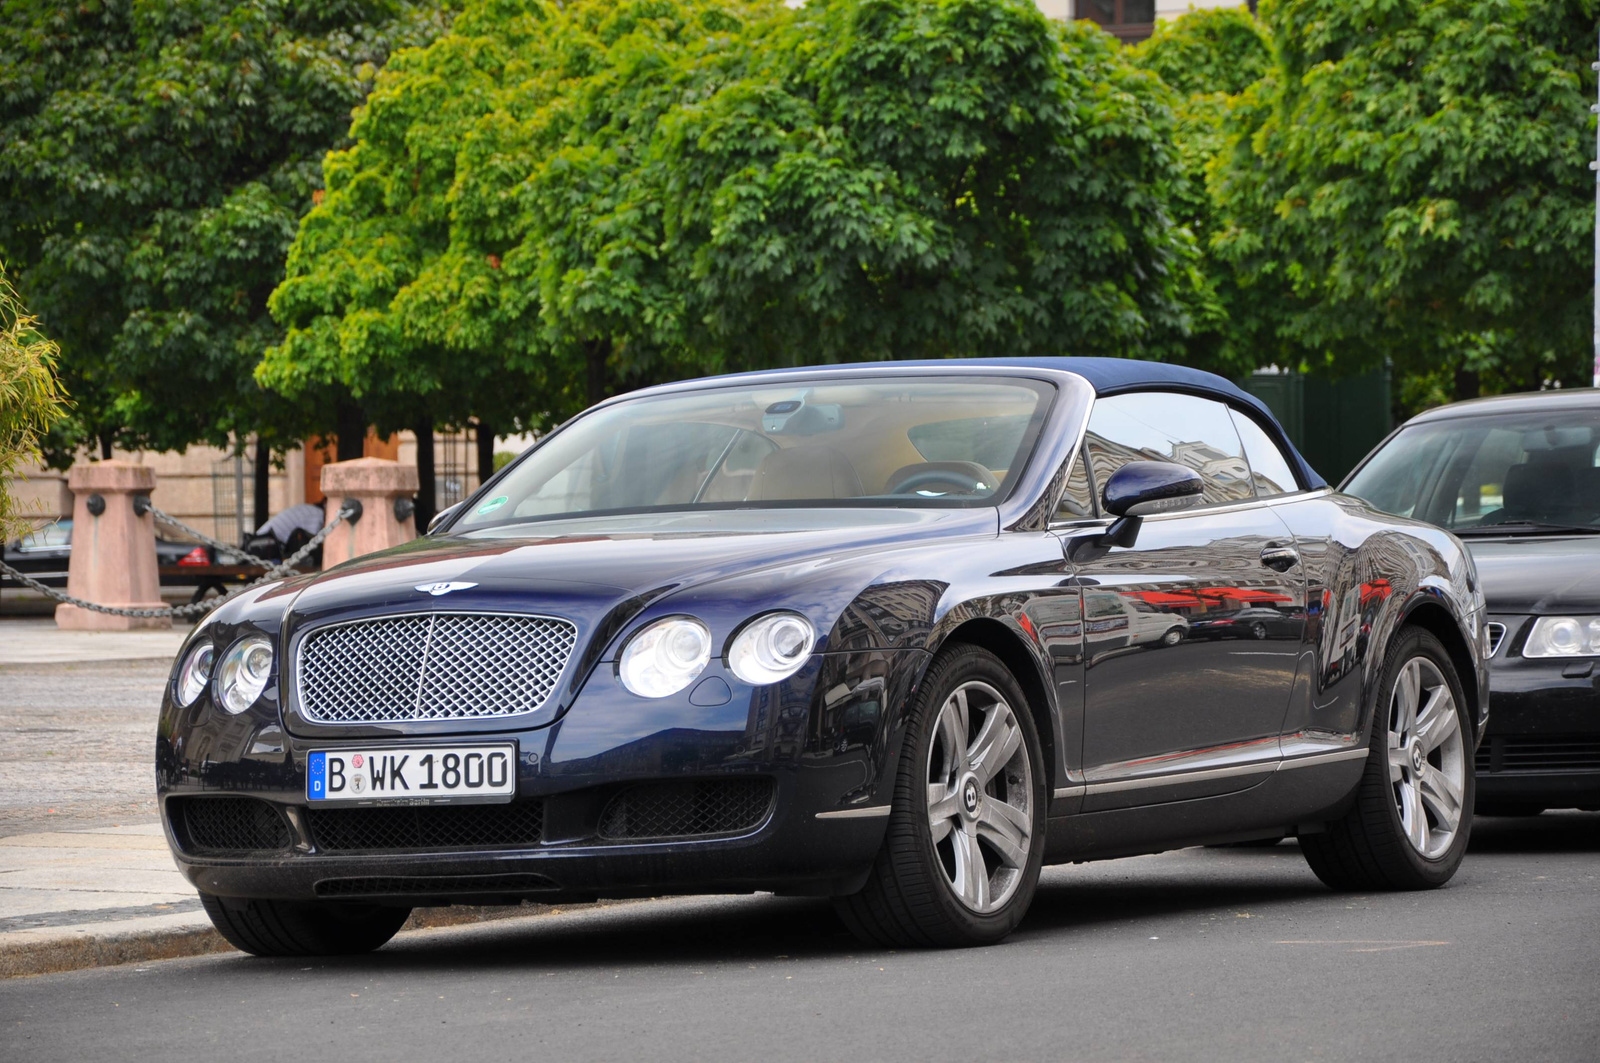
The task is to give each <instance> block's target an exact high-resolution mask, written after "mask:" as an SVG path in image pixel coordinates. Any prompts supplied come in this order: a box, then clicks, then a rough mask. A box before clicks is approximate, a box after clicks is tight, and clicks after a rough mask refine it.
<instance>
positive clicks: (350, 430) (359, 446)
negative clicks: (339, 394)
mask: <svg viewBox="0 0 1600 1063" xmlns="http://www.w3.org/2000/svg"><path fill="white" fill-rule="evenodd" d="M337 416H338V418H339V446H338V455H337V456H338V460H340V461H353V460H354V459H356V458H359V457H361V456H362V455H363V454H365V453H366V451H367V416H366V414H365V413H364V412H363V411H362V409H361V406H360V405H359V404H358V403H356V402H354V401H353V400H350V399H342V400H340V402H339V410H338V414H337Z"/></svg>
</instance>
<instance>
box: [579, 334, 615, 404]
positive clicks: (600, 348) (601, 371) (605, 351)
mask: <svg viewBox="0 0 1600 1063" xmlns="http://www.w3.org/2000/svg"><path fill="white" fill-rule="evenodd" d="M609 357H611V341H610V340H589V341H588V342H587V343H585V344H584V345H583V361H584V371H585V381H584V383H585V385H586V391H587V397H588V400H589V405H590V406H593V405H594V404H595V403H597V402H599V401H601V400H602V399H604V398H606V396H607V395H608V394H610V388H609V387H608V386H607V385H608V381H607V379H606V359H607V358H609Z"/></svg>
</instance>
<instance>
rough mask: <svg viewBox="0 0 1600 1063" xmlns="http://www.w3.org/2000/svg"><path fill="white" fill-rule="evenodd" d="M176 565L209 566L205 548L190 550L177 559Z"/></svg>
mask: <svg viewBox="0 0 1600 1063" xmlns="http://www.w3.org/2000/svg"><path fill="white" fill-rule="evenodd" d="M178 564H180V565H209V564H211V559H210V558H209V557H207V556H206V548H205V547H203V546H197V547H195V548H194V549H193V550H190V551H189V552H188V553H187V554H184V555H183V556H182V557H180V558H178Z"/></svg>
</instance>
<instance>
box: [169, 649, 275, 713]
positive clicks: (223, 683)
mask: <svg viewBox="0 0 1600 1063" xmlns="http://www.w3.org/2000/svg"><path fill="white" fill-rule="evenodd" d="M271 678H272V640H271V639H268V638H267V637H266V636H264V635H249V636H246V637H245V638H242V639H240V640H239V641H238V642H235V643H234V644H233V645H232V646H229V647H228V652H227V653H224V654H223V655H222V663H221V664H220V665H219V664H218V663H217V648H216V645H215V644H214V643H213V642H212V641H211V640H210V639H201V640H200V641H199V642H196V643H195V644H194V645H193V646H191V647H189V652H188V654H187V655H186V656H185V657H184V659H183V664H182V665H181V666H180V667H179V668H178V678H177V681H176V682H175V683H174V684H173V693H174V694H175V695H176V696H177V698H178V704H180V705H185V706H187V705H193V704H194V702H195V699H196V698H198V697H199V696H200V695H201V694H202V693H204V692H205V689H206V687H207V686H208V685H210V684H211V683H212V682H213V681H215V686H216V700H217V704H218V705H220V706H221V707H222V710H223V711H224V712H226V713H229V714H230V715H234V716H237V715H238V714H239V713H241V712H243V711H244V710H245V709H248V708H249V707H250V706H251V705H253V704H255V700H256V699H257V698H259V697H260V696H261V692H262V691H263V690H265V689H266V688H267V682H268V681H269V680H270V679H271Z"/></svg>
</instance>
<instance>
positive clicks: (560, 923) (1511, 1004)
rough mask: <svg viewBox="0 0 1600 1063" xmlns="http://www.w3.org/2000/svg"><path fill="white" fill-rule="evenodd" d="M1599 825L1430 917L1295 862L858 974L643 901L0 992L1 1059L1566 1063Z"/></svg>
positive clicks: (810, 912)
mask: <svg viewBox="0 0 1600 1063" xmlns="http://www.w3.org/2000/svg"><path fill="white" fill-rule="evenodd" d="M1597 1005H1600V816H1596V815H1592V814H1591V815H1585V814H1580V813H1566V814H1549V815H1546V816H1543V817H1540V818H1539V819H1538V820H1536V821H1531V822H1517V821H1511V820H1494V821H1480V823H1479V828H1478V836H1477V838H1476V840H1475V845H1474V849H1473V853H1472V855H1471V856H1470V857H1469V858H1468V861H1467V863H1466V865H1465V866H1464V868H1463V870H1462V873H1461V875H1460V876H1459V877H1458V878H1457V879H1456V881H1455V882H1454V883H1453V884H1452V885H1451V886H1450V887H1449V888H1447V889H1444V890H1441V891H1437V892H1432V893H1425V894H1400V895H1376V896H1364V895H1363V896H1350V895H1339V894H1334V893H1331V892H1329V891H1327V890H1325V889H1323V888H1322V887H1321V886H1320V885H1319V884H1318V883H1317V882H1316V880H1315V879H1314V878H1313V877H1312V876H1311V874H1310V872H1308V871H1307V870H1306V869H1305V865H1304V863H1303V862H1302V861H1301V859H1300V857H1299V854H1298V852H1297V851H1296V849H1295V847H1294V845H1293V843H1285V844H1284V845H1281V846H1279V847H1277V848H1275V849H1270V850H1252V849H1232V850H1189V851H1185V852H1180V853H1172V854H1166V855H1163V856H1158V857H1141V858H1138V859H1133V860H1124V861H1117V862H1112V863H1105V864H1094V865H1088V866H1082V867H1062V868H1052V869H1049V870H1048V871H1047V872H1046V875H1045V881H1044V884H1043V887H1042V889H1041V891H1040V894H1039V897H1038V899H1037V901H1036V902H1035V905H1034V909H1033V912H1032V914H1031V915H1030V916H1029V918H1028V921H1027V922H1026V923H1025V924H1024V927H1023V929H1022V930H1021V932H1019V933H1018V934H1016V935H1015V936H1014V937H1013V938H1012V939H1011V940H1010V941H1008V942H1007V943H1006V944H1004V945H1001V946H999V947H996V948H992V949H984V950H976V951H970V952H944V953H938V952H880V951H874V950H869V949H864V948H862V947H861V946H859V945H858V944H856V943H855V942H854V941H853V940H852V939H851V938H850V937H848V936H847V935H845V934H844V933H843V932H842V931H841V930H839V928H838V926H837V924H836V923H835V922H834V920H833V916H832V913H831V911H829V909H828V908H827V907H826V905H824V904H819V903H816V902H811V901H796V900H783V899H778V898H772V897H764V896H758V897H741V898H695V899H686V900H674V901H652V902H646V903H642V904H634V905H628V906H622V907H616V908H609V909H598V910H589V911H584V912H571V913H565V914H557V915H545V916H541V917H536V918H530V919H524V920H518V921H515V922H507V923H500V924H494V925H489V926H480V927H471V928H459V929H453V930H434V931H424V932H421V933H414V934H410V935H406V936H403V937H401V938H399V939H397V940H396V941H395V942H394V943H393V944H391V945H390V946H388V947H387V948H385V949H383V950H382V951H381V952H379V953H376V954H374V955H372V956H368V957H362V958H357V959H350V960H339V961H331V962H330V961H306V960H301V961H270V962H269V961H260V960H252V959H249V958H246V957H242V956H238V955H233V954H228V955H219V956H212V957H205V958H199V959H189V960H172V961H167V962H163V963H155V964H149V965H144V966H140V967H131V966H130V967H118V968H109V969H103V970H98V971H85V972H80V973H76V974H65V975H53V976H45V977H38V978H27V979H15V980H11V981H8V982H3V983H0V1029H4V1030H5V1031H6V1032H7V1034H8V1038H7V1042H6V1044H7V1051H6V1052H5V1056H6V1058H7V1059H14V1060H17V1061H19V1063H21V1061H33V1060H39V1061H44V1060H80V1059H85V1058H108V1057H112V1056H114V1057H115V1058H118V1059H122V1060H156V1059H166V1058H169V1057H170V1055H171V1054H172V1053H173V1052H174V1051H178V1052H183V1053H191V1052H194V1051H196V1050H197V1049H198V1050H200V1051H204V1052H208V1053H215V1054H217V1055H220V1056H224V1057H226V1058H229V1059H240V1060H255V1059H260V1060H268V1059H274V1060H275V1059H280V1058H284V1057H286V1056H296V1055H299V1054H305V1053H311V1054H315V1055H317V1056H319V1057H323V1058H335V1059H362V1060H365V1059H391V1058H392V1059H405V1060H427V1059H447V1058H463V1059H474V1060H476V1059H485V1060H487V1059H531V1060H560V1061H561V1063H577V1061H581V1060H591V1059H593V1060H636V1059H650V1060H677V1059H748V1058H757V1057H759V1058H762V1059H763V1060H771V1061H780V1060H790V1059H797V1060H809V1059H819V1058H821V1059H827V1058H851V1059H861V1060H873V1059H919V1060H947V1059H964V1060H983V1059H1004V1060H1011V1061H1017V1060H1045V1059H1052V1060H1056V1059H1078V1060H1119V1059H1141V1060H1216V1059H1227V1060H1273V1061H1279V1060H1351V1059H1361V1060H1407V1061H1418V1060H1429V1061H1431V1060H1461V1061H1475V1060H1499V1059H1519V1060H1521V1059H1538V1060H1575V1061H1577V1060H1582V1061H1590V1063H1592V1061H1593V1060H1594V1059H1595V1058H1596V1056H1597V1051H1600V1048H1597V1046H1600V1009H1597Z"/></svg>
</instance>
